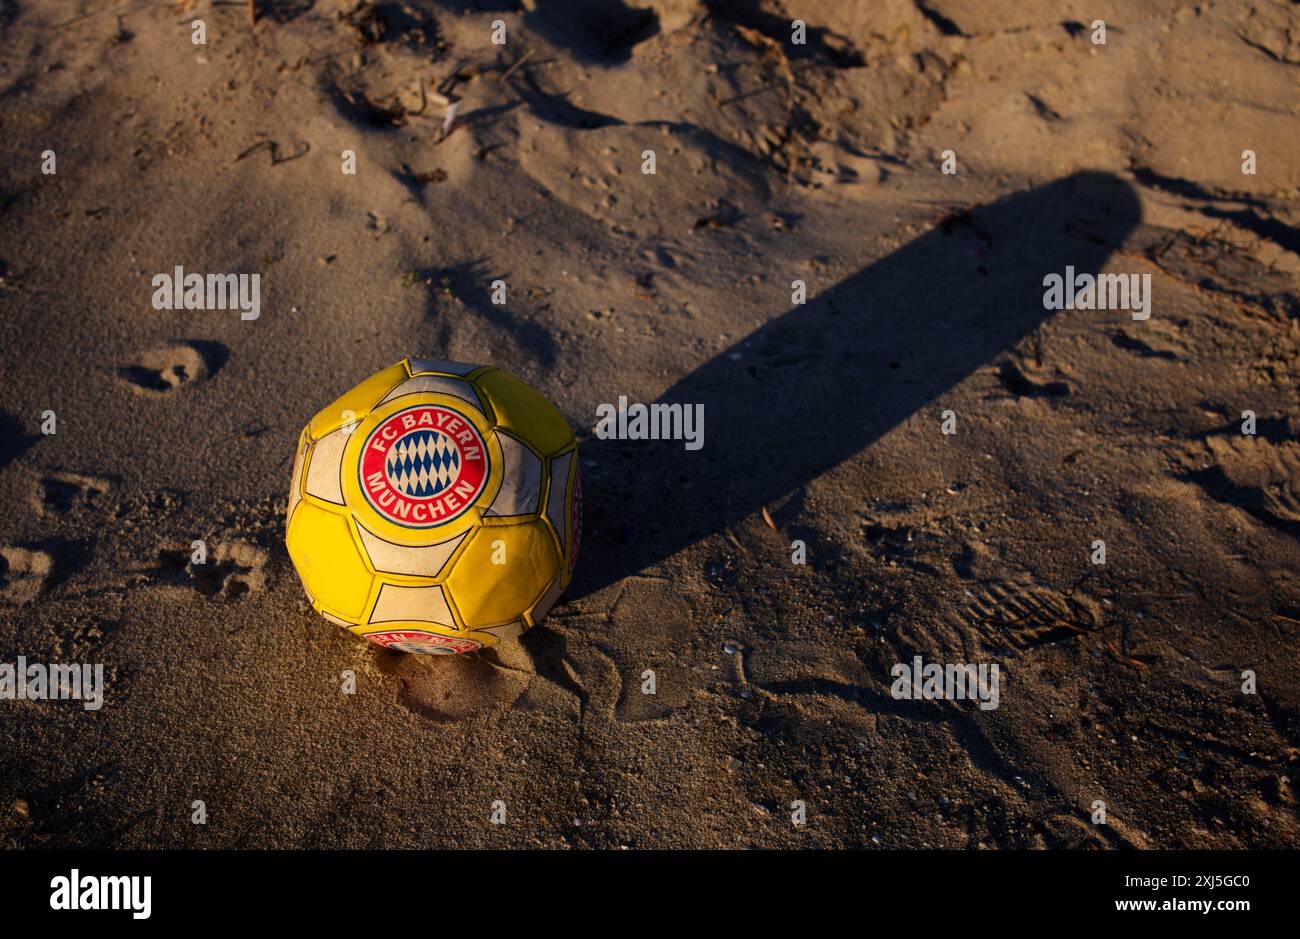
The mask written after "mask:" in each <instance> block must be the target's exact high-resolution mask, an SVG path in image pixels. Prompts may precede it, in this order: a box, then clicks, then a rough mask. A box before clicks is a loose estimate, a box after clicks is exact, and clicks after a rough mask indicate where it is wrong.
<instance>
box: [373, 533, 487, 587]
mask: <svg viewBox="0 0 1300 939" xmlns="http://www.w3.org/2000/svg"><path fill="white" fill-rule="evenodd" d="M357 533H358V534H359V535H360V536H361V544H362V547H364V549H365V552H366V558H367V559H368V560H369V561H370V566H371V567H373V568H374V569H375V570H376V571H379V572H381V573H385V574H402V575H405V576H407V577H429V578H433V577H437V576H438V575H439V574H440V573H442V569H443V568H444V567H445V566H446V564H447V561H448V559H449V558H450V557H451V556H452V555H453V554H455V553H456V549H457V548H458V547H460V544H461V542H462V541H464V540H465V538H466V536H467V535H468V534H469V533H468V532H461V533H460V534H459V535H457V536H456V537H454V538H451V539H449V540H447V541H443V542H440V543H438V544H431V545H415V546H412V545H401V544H394V543H393V542H391V541H387V540H386V539H384V538H380V537H379V536H378V535H376V534H374V533H373V532H370V531H367V530H366V529H365V527H364V526H362V525H357Z"/></svg>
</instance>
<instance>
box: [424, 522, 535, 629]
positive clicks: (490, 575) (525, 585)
mask: <svg viewBox="0 0 1300 939" xmlns="http://www.w3.org/2000/svg"><path fill="white" fill-rule="evenodd" d="M494 556H495V560H497V561H501V562H502V563H493V561H494ZM558 570H559V556H558V554H557V553H556V550H555V541H554V539H553V538H552V537H551V535H550V533H549V532H547V531H546V529H545V528H544V527H543V523H542V522H540V521H535V522H524V523H521V524H518V525H504V526H493V527H490V528H484V529H481V530H479V531H477V532H475V533H474V534H473V535H472V536H471V538H470V542H469V544H468V545H467V546H466V548H465V549H464V552H463V553H462V554H461V555H460V557H459V558H457V559H456V563H455V564H453V565H452V568H451V572H450V573H449V574H448V575H447V579H446V581H445V583H446V585H447V587H448V589H449V591H450V593H451V598H452V603H454V604H455V606H456V609H457V610H459V612H460V615H461V618H462V619H463V620H464V622H465V624H466V627H467V628H470V629H481V628H483V627H485V626H496V625H500V624H502V623H506V622H509V621H510V620H514V619H518V618H519V617H520V616H522V615H523V613H524V611H525V610H527V609H528V608H529V607H531V606H532V605H533V604H534V603H536V602H537V598H538V597H540V596H541V595H542V591H543V590H545V589H546V585H547V584H548V583H550V582H551V580H552V579H553V578H554V577H555V575H556V572H557V571H558Z"/></svg>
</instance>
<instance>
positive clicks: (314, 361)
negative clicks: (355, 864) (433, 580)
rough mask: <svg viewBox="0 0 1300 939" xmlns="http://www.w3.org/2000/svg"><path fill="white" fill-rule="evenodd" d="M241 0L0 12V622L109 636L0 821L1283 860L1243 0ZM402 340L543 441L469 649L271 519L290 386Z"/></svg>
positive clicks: (1269, 262)
mask: <svg viewBox="0 0 1300 939" xmlns="http://www.w3.org/2000/svg"><path fill="white" fill-rule="evenodd" d="M258 7H259V17H258V21H257V23H256V24H255V25H250V23H249V16H248V11H247V8H246V5H245V4H244V3H242V2H240V3H218V4H212V3H208V2H203V0H199V2H188V0H184V2H180V3H172V2H152V3H148V2H140V3H129V2H127V3H112V2H109V0H74V2H67V0H48V2H40V3H35V2H27V0H2V2H0V173H2V174H3V175H0V309H3V315H2V316H0V369H2V370H3V371H2V374H3V391H4V393H3V397H2V398H0V504H2V505H3V506H4V507H5V510H4V511H3V513H0V661H3V662H14V661H16V658H17V657H18V656H25V657H26V659H27V660H28V661H33V662H50V663H55V662H77V663H102V664H103V666H104V675H105V679H104V681H105V700H104V706H103V707H102V709H100V710H97V711H87V710H85V709H84V708H83V707H81V706H80V705H79V704H77V703H76V702H70V701H69V702H57V703H56V702H45V701H0V844H3V845H4V846H6V847H71V846H79V847H84V846H111V847H181V848H191V847H192V848H200V847H204V848H206V847H245V848H253V847H278V848H293V847H313V848H314V847H326V848H333V847H354V848H355V847H402V848H416V847H422V848H423V847H498V846H499V847H542V846H544V847H564V846H572V847H599V848H618V847H628V848H661V847H696V848H719V847H721V848H741V847H818V848H825V847H845V846H848V847H858V846H864V847H876V846H880V847H885V848H901V847H943V848H1028V847H1046V848H1063V847H1099V848H1118V847H1137V848H1148V847H1170V848H1182V847H1200V848H1219V847H1227V848H1254V847H1296V846H1297V845H1300V821H1298V820H1297V812H1296V797H1295V775H1296V772H1297V755H1298V754H1300V749H1298V748H1300V654H1298V653H1300V543H1298V542H1297V538H1298V537H1300V441H1298V440H1297V433H1298V432H1300V387H1298V383H1297V353H1298V352H1300V301H1297V284H1298V282H1300V159H1297V158H1296V153H1297V152H1300V105H1298V102H1300V95H1297V85H1298V80H1300V10H1298V9H1297V7H1296V6H1295V5H1294V4H1288V3H1283V2H1273V0H1259V2H1239V3H1199V4H1197V3H1190V2H1177V0H1144V2H1126V3H1120V2H1118V0H1096V2H1089V3H1082V2H1076V0H1066V2H1063V3H1061V2H1056V3H1053V2H1048V0H1021V2H1010V0H996V2H976V0H924V2H915V3H912V2H903V0H880V2H872V3H865V2H864V3H858V4H851V3H842V2H835V0H779V2H778V0H732V2H725V0H716V2H694V0H660V2H649V0H640V2H639V4H638V6H636V7H629V6H624V5H623V4H621V3H619V2H608V3H596V2H594V0H593V2H576V0H525V2H524V3H522V4H515V3H511V2H483V3H473V2H464V3H454V2H445V3H425V2H410V3H401V2H392V3H388V2H385V3H378V4H375V5H373V6H370V5H366V4H357V3H355V2H354V0H317V2H315V3H313V2H311V0H276V2H267V0H262V2H260V3H259V4H258ZM195 19H201V20H202V21H203V22H204V26H205V28H206V37H205V38H206V42H205V43H204V44H198V45H196V44H195V43H194V42H193V38H194V27H193V25H192V23H193V21H194V20H195ZM1098 19H1101V20H1105V22H1106V41H1105V44H1097V43H1095V42H1094V36H1095V29H1094V27H1093V25H1092V24H1093V21H1094V20H1098ZM793 20H801V21H802V22H803V23H804V24H805V27H806V32H805V38H806V42H804V43H803V44H798V45H796V44H794V43H792V42H791V38H792V31H791V21H793ZM494 21H500V23H501V24H503V25H504V29H505V36H506V42H505V43H504V44H502V45H497V44H494V43H493V42H492V36H493V30H494V25H493V24H494ZM453 101H454V102H457V105H456V111H455V113H454V115H453V117H454V120H453V121H452V122H451V124H450V133H444V128H445V126H446V125H447V115H448V103H449V102H453ZM47 150H50V151H53V152H54V154H55V158H56V160H57V172H56V173H55V174H52V175H51V174H45V173H42V163H43V161H44V159H45V158H44V157H43V156H42V154H43V153H44V152H45V151H47ZM345 150H350V151H352V152H353V153H354V155H355V162H356V170H357V171H356V173H355V174H354V175H349V174H345V173H344V172H342V165H343V159H344V156H343V152H344V151H345ZM647 150H649V151H653V153H654V161H655V172H654V173H653V174H648V173H645V172H643V164H644V162H645V159H646V157H645V156H644V154H645V151H647ZM1245 150H1251V151H1254V153H1255V159H1256V161H1257V166H1256V172H1255V173H1253V174H1247V173H1243V172H1242V166H1243V159H1244V158H1243V151H1245ZM945 151H952V159H953V160H955V169H956V172H955V173H945V172H944V171H943V169H944V167H943V164H944V162H945ZM949 162H950V168H951V160H950V161H949ZM1067 265H1070V266H1072V267H1073V268H1074V269H1075V270H1076V271H1079V272H1086V273H1090V274H1098V273H1114V274H1124V275H1138V280H1137V281H1136V283H1143V282H1146V283H1149V285H1150V295H1149V299H1150V311H1149V312H1150V315H1149V318H1147V319H1135V318H1134V317H1133V315H1132V314H1131V312H1130V311H1129V310H1126V309H1118V310H1116V309H1108V310H1097V309H1093V310H1088V309H1061V310H1048V309H1045V308H1044V302H1043V294H1044V287H1043V278H1044V277H1045V276H1047V275H1049V274H1051V273H1058V274H1064V273H1065V271H1066V266H1067ZM177 266H182V267H183V268H184V269H185V270H186V271H196V272H202V273H226V272H243V273H256V274H259V275H260V284H261V294H260V301H261V302H260V311H259V313H260V315H259V316H258V317H257V318H256V319H243V318H241V315H240V312H239V311H238V310H229V309H227V310H158V309H155V308H154V306H153V304H152V298H153V295H154V288H153V286H152V279H153V278H154V276H155V275H157V274H159V273H170V272H172V271H173V270H174V269H175V268H176V267H177ZM498 279H501V280H504V281H506V283H507V285H508V302H507V303H506V304H504V305H496V304H493V303H492V301H491V286H490V285H491V283H492V282H493V281H494V280H498ZM1144 279H1145V280H1144ZM795 281H802V282H803V284H804V285H805V288H806V291H807V297H808V300H807V302H806V303H803V304H799V303H795V302H794V299H793V295H794V290H795V289H796V288H794V287H793V286H792V285H793V283H794V282H795ZM407 355H424V356H430V357H436V358H442V359H451V360H460V361H469V362H489V363H492V364H495V365H499V366H500V367H502V368H505V369H506V370H508V371H511V372H513V373H514V374H516V375H518V376H519V377H521V378H522V379H524V380H526V381H528V382H529V383H531V384H533V385H534V386H535V387H537V388H538V389H539V390H541V391H542V392H543V393H544V394H545V395H547V396H548V397H549V398H550V399H551V400H553V401H554V402H555V403H556V405H557V406H558V407H559V408H560V409H561V410H562V411H563V412H564V413H565V415H566V416H567V417H568V418H569V420H570V422H571V423H572V424H573V426H574V428H575V429H576V430H577V432H578V435H579V439H580V441H581V446H582V467H583V474H584V491H585V506H584V523H585V531H584V536H583V547H582V556H581V557H580V558H579V562H578V569H577V574H576V577H575V581H574V584H573V586H572V588H571V589H570V591H569V593H568V594H567V595H566V596H565V597H564V598H563V599H562V600H561V601H560V603H559V604H557V606H556V607H555V609H554V610H553V611H552V613H551V615H550V617H549V618H548V619H547V620H546V621H545V622H544V623H543V624H542V625H540V626H538V627H537V628H535V629H533V630H532V631H530V632H529V633H527V634H526V635H525V636H524V638H523V639H522V641H520V642H517V643H511V644H509V645H505V646H502V647H500V648H498V649H494V650H490V651H488V652H484V653H480V654H473V655H467V656H460V657H447V658H442V657H438V658H432V659H431V658H424V657H417V656H402V655H397V654H393V653H388V652H384V651H381V650H379V649H377V648H375V647H373V646H371V645H369V644H366V643H364V642H362V641H360V640H358V639H356V638H353V637H351V636H350V635H348V634H347V633H345V632H344V631H343V630H341V629H339V628H338V627H336V626H333V625H331V624H330V623H328V622H326V621H325V620H324V619H322V618H321V617H319V616H318V615H316V614H315V613H313V612H312V610H311V609H310V607H309V605H308V602H307V600H306V597H305V595H304V593H303V591H302V588H301V585H300V584H299V581H298V579H297V576H296V575H295V573H294V570H293V566H292V564H291V562H290V560H289V558H288V555H287V553H286V551H285V548H284V515H285V509H286V504H287V493H288V484H289V475H290V470H291V466H292V460H293V455H294V447H295V443H296V440H297V435H298V432H299V430H300V429H301V428H302V426H303V425H304V424H305V423H306V422H307V420H308V419H309V418H310V417H311V415H312V414H314V413H315V412H316V411H317V410H318V409H319V408H321V407H322V406H324V405H325V404H327V403H329V402H330V401H331V400H333V399H334V398H335V397H337V396H338V395H339V394H340V393H342V392H343V391H345V390H346V389H348V388H350V387H352V386H353V385H355V384H356V383H358V382H359V381H361V380H362V379H363V378H365V377H366V376H368V375H370V374H371V373H373V372H375V371H377V370H379V369H381V368H383V367H386V366H388V365H391V364H393V363H394V362H397V361H399V360H400V359H402V358H403V357H405V356H407ZM619 396H626V397H627V399H628V400H629V401H633V402H653V401H670V402H682V403H689V404H696V403H698V404H703V406H704V412H705V437H704V446H703V447H702V448H701V449H700V450H698V451H688V450H687V449H686V448H685V447H684V446H683V444H682V442H680V441H640V442H636V441H619V440H601V439H598V438H597V437H595V436H594V435H593V433H592V427H593V425H594V423H595V415H596V410H597V408H598V407H599V406H600V405H601V404H604V403H611V402H617V401H618V399H619ZM47 411H53V412H54V415H55V419H56V432H55V433H54V434H46V433H43V432H42V424H43V422H45V421H46V417H45V416H44V415H45V412H47ZM949 411H950V412H952V417H953V419H954V420H955V424H952V425H950V429H955V431H956V432H955V433H952V434H945V433H944V432H943V424H944V415H945V412H949ZM1244 411H1251V412H1253V413H1254V415H1255V416H1256V430H1257V432H1256V433H1255V434H1254V435H1246V434H1243V433H1242V423H1243V416H1242V415H1243V412H1244ZM196 539H201V540H204V541H205V543H206V544H207V545H208V550H209V561H208V563H207V564H206V565H202V566H196V565H193V564H191V563H189V554H190V545H191V543H192V542H193V541H195V540H196ZM1098 540H1102V541H1104V542H1105V546H1106V563H1105V564H1104V565H1099V564H1094V563H1093V560H1092V555H1093V553H1094V547H1093V545H1094V542H1096V541H1098ZM796 541H798V542H802V544H803V545H804V548H805V550H806V560H807V563H806V564H795V563H793V562H792V557H793V555H794V554H795V553H796V550H797V548H796V546H794V545H793V542H796ZM916 656H921V657H922V659H923V661H925V662H940V663H944V662H947V663H953V662H960V663H981V662H982V663H997V664H998V665H999V667H1000V670H1001V686H1000V700H999V703H998V707H997V708H994V709H981V708H980V707H978V706H977V704H976V703H975V702H971V701H951V700H920V701H914V700H910V699H903V700H900V699H898V698H896V697H894V696H893V695H892V694H891V684H892V682H893V678H892V676H891V669H892V668H893V667H894V666H895V665H896V664H898V663H904V664H910V663H912V662H913V660H914V657H916ZM647 670H650V671H653V672H654V678H655V685H656V693H655V694H654V695H647V694H644V693H642V688H643V683H644V681H645V673H646V672H647ZM1248 670H1249V671H1251V672H1253V673H1254V676H1255V681H1256V683H1257V687H1256V689H1255V693H1254V694H1246V693H1243V690H1242V686H1243V681H1244V679H1243V672H1246V671H1248ZM349 671H350V672H352V673H354V674H355V678H356V693H355V694H351V695H349V694H344V693H342V691H341V688H342V685H343V682H344V679H343V675H344V673H345V672H349ZM196 801H201V802H202V803H203V807H204V811H205V812H206V823H205V824H195V823H194V822H193V820H192V817H193V814H194V812H195V811H196V809H195V802H196ZM1097 802H1103V803H1104V804H1105V810H1106V824H1104V825H1103V824H1094V823H1093V817H1094V812H1095V803H1097ZM498 803H499V804H500V806H504V809H505V819H506V823H505V824H492V823H491V818H492V815H493V812H494V809H499V807H500V806H498ZM795 803H802V805H803V806H804V811H805V814H806V823H805V824H802V825H797V824H794V822H793V821H792V814H793V813H795V812H796V811H797V806H796V805H795ZM498 818H500V815H499V814H498Z"/></svg>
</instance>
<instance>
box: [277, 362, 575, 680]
mask: <svg viewBox="0 0 1300 939" xmlns="http://www.w3.org/2000/svg"><path fill="white" fill-rule="evenodd" d="M581 504H582V490H581V482H580V480H579V477H578V445H577V441H576V440H575V439H574V436H573V430H572V429H571V428H570V427H569V424H568V422H567V421H565V419H564V416H563V415H562V414H560V412H559V411H557V410H556V409H555V406H554V405H552V404H551V403H550V402H549V401H547V400H546V399H545V398H544V397H542V396H541V395H540V394H539V393H538V392H537V391H535V390H534V389H532V388H531V387H529V386H528V385H526V384H524V383H523V382H521V381H520V380H519V379H517V378H515V377H514V376H513V375H509V374H507V373H506V372H503V371H501V370H500V369H498V368H493V367H491V366H487V365H462V364H460V363H457V362H438V361H433V360H430V359H417V358H408V359H405V360H403V361H401V362H399V363H397V364H396V365H394V366H392V367H391V368H386V369H384V370H383V371H382V372H379V373H378V374H376V375H372V376H371V377H370V378H367V379H366V380H365V381H363V382H362V383H361V384H359V385H357V387H355V388H353V389H352V390H351V391H349V392H348V393H347V394H345V395H343V397H341V398H339V399H338V400H337V401H335V402H334V403H333V404H331V405H330V406H329V407H327V408H326V409H325V410H323V411H321V412H320V413H319V414H317V415H316V416H315V417H314V418H312V420H311V423H310V424H308V425H307V427H306V428H305V429H304V430H303V432H302V434H301V435H300V437H299V439H298V456H297V459H295V460H294V465H293V481H292V483H291V484H290V488H289V513H288V518H287V521H286V535H285V541H286V543H287V544H288V547H289V557H291V558H292V559H293V564H294V567H295V568H297V571H298V576H299V577H300V578H301V579H302V584H303V587H304V588H305V589H306V591H307V597H308V599H310V600H311V603H312V606H313V607H314V608H315V609H316V611H317V612H318V613H320V614H321V615H322V616H324V617H325V618H326V619H327V620H329V621H330V622H332V623H337V624H338V625H339V626H343V627H344V628H346V629H347V630H348V631H349V632H351V633H353V634H354V635H357V636H361V637H363V638H366V639H369V640H370V641H371V642H374V643H378V644H379V645H381V646H383V647H385V648H387V649H393V650H396V651H399V652H432V653H443V654H447V653H456V652H470V651H473V650H475V649H482V648H485V647H487V646H492V645H495V644H496V643H498V642H501V641H502V640H508V639H513V638H515V637H517V636H519V635H520V634H521V633H522V632H523V631H524V630H526V629H528V628H529V627H531V626H534V625H536V624H537V621H538V620H540V619H541V618H542V617H543V616H545V615H546V613H547V611H548V610H550V608H551V606H552V604H554V603H555V601H556V599H557V598H558V597H559V596H560V593H561V591H563V590H564V588H565V587H567V586H568V584H569V579H570V577H571V576H572V574H573V564H574V561H575V560H576V558H577V555H578V539H579V536H580V533H581V528H582V509H581Z"/></svg>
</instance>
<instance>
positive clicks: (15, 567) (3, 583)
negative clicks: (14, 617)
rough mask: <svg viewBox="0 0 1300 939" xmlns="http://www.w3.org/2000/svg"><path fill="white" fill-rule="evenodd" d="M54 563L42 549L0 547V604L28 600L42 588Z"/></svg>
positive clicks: (25, 601) (24, 602)
mask: <svg viewBox="0 0 1300 939" xmlns="http://www.w3.org/2000/svg"><path fill="white" fill-rule="evenodd" d="M53 568H54V564H53V561H52V559H51V558H50V556H49V555H48V554H46V553H45V552H44V551H36V550H28V549H27V548H0V603H4V604H6V605H8V606H22V605H24V604H27V603H31V602H32V601H33V600H35V599H36V598H37V597H38V596H40V593H41V591H42V590H43V589H44V588H45V585H46V583H47V582H48V581H49V579H50V572H51V571H52V570H53Z"/></svg>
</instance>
